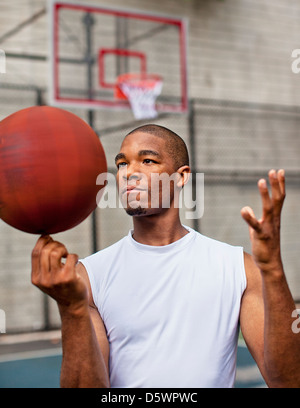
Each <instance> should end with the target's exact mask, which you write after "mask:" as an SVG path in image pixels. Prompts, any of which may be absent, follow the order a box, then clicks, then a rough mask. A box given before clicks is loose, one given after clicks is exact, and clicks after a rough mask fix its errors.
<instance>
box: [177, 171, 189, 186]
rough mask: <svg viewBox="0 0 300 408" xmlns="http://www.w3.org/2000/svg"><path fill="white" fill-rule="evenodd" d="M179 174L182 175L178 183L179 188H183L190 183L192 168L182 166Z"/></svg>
mask: <svg viewBox="0 0 300 408" xmlns="http://www.w3.org/2000/svg"><path fill="white" fill-rule="evenodd" d="M177 173H178V174H179V175H180V178H179V180H178V182H177V187H178V188H183V187H184V186H185V184H186V183H187V182H188V181H189V178H190V175H191V168H190V167H189V166H181V167H179V169H178V170H177Z"/></svg>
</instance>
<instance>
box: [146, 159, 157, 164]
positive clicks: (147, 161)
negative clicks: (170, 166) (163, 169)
mask: <svg viewBox="0 0 300 408" xmlns="http://www.w3.org/2000/svg"><path fill="white" fill-rule="evenodd" d="M144 163H146V164H150V163H157V162H156V161H155V160H152V159H144Z"/></svg>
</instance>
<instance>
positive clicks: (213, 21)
mask: <svg viewBox="0 0 300 408" xmlns="http://www.w3.org/2000/svg"><path fill="white" fill-rule="evenodd" d="M81 3H82V4H85V3H87V4H90V5H95V6H104V7H114V8H115V9H117V10H118V9H119V8H122V9H128V10H139V11H140V12H144V13H150V14H151V13H152V14H163V15H166V16H169V17H174V18H175V17H176V18H178V16H179V17H180V18H184V19H185V22H186V24H187V27H188V30H187V39H186V41H187V42H186V44H187V64H186V66H187V87H188V109H187V110H186V111H185V112H181V113H168V112H159V114H158V117H157V118H155V120H152V121H154V122H155V123H157V124H159V125H162V126H166V127H168V128H170V129H172V130H173V131H175V132H176V133H178V134H179V135H181V136H182V137H183V138H184V140H185V141H186V143H187V145H188V147H189V150H190V154H191V159H192V167H193V172H201V173H204V177H205V190H204V194H205V195H204V214H203V217H202V218H201V219H196V220H189V219H185V213H184V212H183V214H182V221H183V222H184V223H186V224H187V225H190V226H191V227H193V228H195V229H197V230H198V231H200V232H201V233H203V234H204V235H207V236H210V237H212V238H215V239H218V240H221V241H225V242H227V243H230V244H233V245H241V246H244V248H245V250H246V251H249V252H250V251H251V248H250V245H249V236H248V228H247V226H246V225H245V223H244V221H243V220H242V219H241V216H240V209H241V208H242V207H243V206H245V205H250V206H252V207H253V208H254V210H255V212H256V214H257V215H258V216H259V215H260V211H261V208H260V200H259V196H258V192H257V186H256V183H257V180H258V179H259V178H261V177H266V175H267V172H268V170H269V169H271V168H275V169H279V168H285V170H286V178H287V199H286V202H285V207H284V211H283V225H282V250H283V258H284V263H285V271H286V275H287V278H288V282H289V285H290V288H291V291H292V294H293V296H294V299H295V301H296V302H298V301H299V300H300V274H299V270H300V259H299V249H300V244H299V243H300V232H299V230H300V212H299V199H300V139H299V127H300V73H299V74H297V72H296V70H295V69H292V68H293V67H292V64H293V63H294V67H295V64H296V66H297V61H296V58H295V56H294V57H292V52H293V50H295V49H298V48H300V28H299V19H300V3H299V2H298V1H296V0H289V1H288V0H264V1H263V2H261V1H258V0H164V1H163V2H162V1H160V0H151V1H146V0H122V1H121V0H109V1H101V0H89V1H88V2H85V1H81ZM48 5H49V4H48V2H47V1H46V0H14V1H13V2H12V1H9V0H1V4H0V49H1V50H2V51H3V52H4V53H5V56H6V61H5V63H6V65H5V68H6V69H5V73H4V72H2V73H0V94H1V98H0V120H2V119H4V118H5V117H6V116H8V115H10V114H11V113H13V112H16V111H18V110H20V109H22V108H26V107H29V106H33V105H43V104H49V103H50V93H51V92H50V91H51V89H50V87H51V81H49V75H50V74H49V72H50V67H49V65H50V63H49V59H50V52H51V51H49V50H51V44H52V43H51V36H50V33H51V31H53V20H51V19H50V16H49V9H48V8H47V7H48ZM51 21H52V22H51ZM61 24H62V23H61ZM112 24H114V25H112ZM91 25H92V23H91ZM61 27H62V33H63V39H62V41H63V43H62V44H64V47H65V49H66V50H68V49H70V48H71V47H73V48H74V49H75V52H77V53H78V56H79V57H80V56H82V58H83V60H84V56H86V55H87V48H88V44H87V43H86V41H87V40H86V37H84V36H83V35H82V33H81V31H80V30H76V29H74V25H73V24H72V14H70V15H68V14H67V13H66V15H65V16H64V21H63V25H62V26H61ZM86 27H87V26H86ZM102 29H103V30H104V31H106V32H107V33H108V34H107V36H108V38H110V37H109V35H110V34H109V33H110V32H111V33H112V34H111V36H112V37H111V38H113V39H114V41H116V40H115V39H116V38H117V39H119V41H120V39H121V40H122V38H123V37H122V36H125V35H126V36H129V37H130V35H131V36H133V35H134V33H133V31H130V30H129V31H128V32H126V27H125V28H124V26H123V27H120V26H119V25H118V24H115V22H114V23H112V22H111V21H110V20H107V21H106V25H105V27H102ZM148 35H149V36H150V34H149V31H148ZM136 38H137V36H136V37H135V39H136ZM167 38H168V37H166V41H168V40H167ZM139 39H140V40H142V37H140V38H139ZM151 41H152V43H153V44H154V43H156V47H157V38H155V35H154V34H153V33H152V34H151ZM169 41H170V43H168V42H166V44H167V50H166V47H163V48H162V49H161V57H162V58H163V55H165V54H166V52H167V53H168V54H167V55H168V58H169V62H170V67H164V69H165V71H166V72H168V69H169V70H170V77H168V78H167V77H166V78H165V80H166V83H167V81H168V87H169V88H170V89H172V88H175V87H176V86H177V83H176V80H178V78H177V79H176V76H174V78H173V77H172V76H171V75H172V69H174V70H175V69H178V66H176V64H177V65H178V64H179V60H178V58H177V57H178V52H179V51H178V48H176V46H175V45H173V42H172V38H171V37H170V38H169ZM136 43H138V41H136ZM123 44H124V42H123ZM166 44H164V45H166ZM115 46H116V45H115ZM123 46H124V45H123ZM141 46H142V45H141ZM76 47H77V48H76ZM146 48H147V49H146V50H144V51H145V52H146V51H147V53H150V54H151V42H150V43H149V44H148V45H147V47H146ZM60 50H64V48H63V45H61V48H60ZM3 52H2V54H1V55H3ZM66 52H67V51H66ZM89 53H90V54H89V55H90V56H92V57H94V61H96V60H97V56H96V51H95V54H94V51H93V50H92V51H91V50H89ZM60 57H62V56H61V55H60ZM152 60H154V62H156V63H157V64H159V55H155V56H154V57H153V56H152ZM2 62H3V59H2ZM95 63H96V62H95ZM108 64H109V60H108ZM155 66H156V65H155V64H154V65H153V66H152V69H155ZM171 67H172V68H171ZM299 67H300V64H299ZM110 69H113V67H110V66H109V65H108V67H107V71H108V72H109V71H110ZM2 71H3V70H2ZM293 71H294V72H293ZM82 75H86V74H83V73H82V72H81V71H80V70H78V67H77V66H76V64H75V63H74V64H73V65H72V63H70V64H69V66H68V70H67V76H68V78H69V83H70V84H71V85H72V84H73V85H74V84H76V83H79V82H80V81H81V80H82ZM52 85H53V84H52ZM66 109H68V110H70V111H72V112H74V113H75V114H77V115H78V116H80V117H81V118H83V119H84V120H86V121H87V122H88V123H90V124H92V125H93V127H94V129H95V130H96V132H97V134H98V135H99V137H100V138H101V142H102V144H103V146H104V149H105V151H106V154H107V161H108V168H109V170H110V171H112V172H114V171H115V169H114V156H115V154H116V153H117V152H118V149H119V146H120V144H121V141H122V139H123V137H124V136H125V134H126V133H128V132H129V131H130V130H132V129H133V128H135V127H137V126H139V125H141V124H143V123H148V122H149V120H145V121H143V120H135V118H134V116H133V114H132V111H131V110H130V109H125V110H119V111H116V110H112V109H110V110H109V109H105V110H104V109H98V108H95V109H94V108H93V109H87V108H86V109H85V108H83V107H79V106H78V107H76V106H69V107H66ZM45 188H46V186H45ZM130 228H131V219H130V218H129V217H128V216H126V214H125V213H124V211H123V210H122V209H108V208H105V209H99V208H97V210H96V211H95V213H94V214H93V215H91V216H90V217H89V218H88V219H87V220H86V221H84V222H83V223H82V224H80V225H79V226H78V227H76V228H74V229H72V230H70V231H67V232H64V233H61V234H57V235H55V236H54V238H55V239H57V240H59V241H61V242H63V243H64V244H65V245H66V246H67V248H68V249H69V252H75V253H77V254H78V255H79V257H85V256H87V255H89V254H91V253H93V252H95V251H96V250H99V249H101V248H104V247H106V246H108V245H110V244H112V243H114V242H115V241H117V240H118V239H120V238H122V237H123V236H124V235H125V234H127V233H128V230H129V229H130ZM36 240H37V237H36V236H33V235H30V234H26V233H23V232H20V231H17V230H15V229H14V228H12V227H10V226H8V225H6V224H5V223H4V222H3V221H1V220H0V309H1V310H3V311H4V312H5V317H6V334H5V335H4V334H0V342H1V341H2V344H3V347H4V348H3V353H2V354H3V355H4V354H5V353H11V352H12V351H14V348H13V347H16V346H12V345H11V344H15V343H16V342H15V341H14V340H13V339H16V337H14V336H21V335H22V336H23V337H22V338H21V337H18V338H19V339H23V340H20V343H22V342H23V341H25V340H26V338H27V339H30V338H29V337H25V338H24V336H28V335H29V334H32V335H33V336H36V335H37V334H38V333H43V336H44V337H43V338H42V339H41V338H40V337H39V338H38V337H31V340H32V339H34V340H32V341H36V340H37V339H39V340H40V341H42V342H47V344H48V346H47V349H52V347H54V348H55V347H56V346H57V345H59V330H58V329H59V327H60V320H59V315H58V311H57V306H56V304H55V302H53V301H52V300H51V299H49V298H47V297H45V296H44V295H43V294H42V293H41V292H39V290H37V289H36V288H35V287H33V286H32V285H31V282H30V271H31V265H30V256H31V250H32V248H33V247H34V245H35V242H36ZM207 312H209V311H207ZM47 333H48V335H47ZM5 339H6V340H5ZM24 339H25V340H24ZM28 341H29V340H28ZM40 344H43V343H40ZM0 345H1V343H0ZM53 345H54V346H53ZM35 346H36V347H37V343H35ZM28 347H29V346H28ZM30 347H31V346H30ZM30 347H29V348H30ZM41 347H43V346H41ZM50 354H51V352H50ZM254 370H255V369H254ZM251 373H252V371H251V370H250V371H249V375H250V377H251V375H252V374H251ZM255 376H256V373H255V374H254V377H255ZM3 378H4V374H3ZM240 378H244V377H243V374H241V377H240ZM242 383H243V381H242V382H241V384H242ZM3 384H4V383H3ZM0 385H1V384H0Z"/></svg>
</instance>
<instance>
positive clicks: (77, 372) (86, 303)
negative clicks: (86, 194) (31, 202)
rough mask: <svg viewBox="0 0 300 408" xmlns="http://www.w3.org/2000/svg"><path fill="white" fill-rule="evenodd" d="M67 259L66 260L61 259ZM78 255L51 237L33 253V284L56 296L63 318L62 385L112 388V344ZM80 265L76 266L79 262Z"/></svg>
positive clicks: (45, 238)
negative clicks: (110, 360)
mask: <svg viewBox="0 0 300 408" xmlns="http://www.w3.org/2000/svg"><path fill="white" fill-rule="evenodd" d="M62 258H66V262H65V263H63V262H62ZM77 261H78V257H77V255H73V254H69V253H68V251H67V249H66V248H65V246H64V245H62V244H60V243H59V242H56V241H53V239H52V238H50V237H48V236H47V237H41V238H39V240H38V241H37V244H36V246H35V248H34V250H33V252H32V283H33V284H34V285H36V286H37V287H39V288H40V289H41V290H42V291H43V292H45V293H47V294H48V295H49V296H51V297H52V298H54V299H55V300H56V302H57V304H58V308H59V312H60V316H61V321H62V326H61V330H62V346H63V360H62V368H61V387H64V388H107V387H109V375H108V357H109V346H108V340H107V337H106V332H105V328H104V325H103V322H102V319H101V317H100V315H99V313H98V311H97V309H96V307H95V305H94V303H93V301H92V295H91V288H90V284H89V279H88V276H87V273H86V270H85V268H84V266H83V265H82V264H80V263H79V264H77ZM76 264H77V265H76Z"/></svg>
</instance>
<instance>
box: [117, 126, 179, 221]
mask: <svg viewBox="0 0 300 408" xmlns="http://www.w3.org/2000/svg"><path fill="white" fill-rule="evenodd" d="M116 165H117V168H118V173H117V184H118V189H119V194H120V200H121V202H122V205H123V207H124V208H125V210H126V212H127V213H128V214H129V215H133V216H143V215H152V214H157V213H160V212H161V211H162V209H166V208H170V206H171V203H172V202H173V200H174V182H169V187H167V186H166V185H165V184H166V183H164V182H159V180H158V176H159V175H160V177H162V178H164V180H165V179H167V178H168V175H169V176H171V175H172V180H173V179H174V181H175V182H176V180H177V179H178V177H180V176H179V174H178V173H176V170H175V168H174V163H173V160H172V157H171V156H170V155H169V154H168V151H167V148H166V143H165V141H164V140H163V139H162V138H159V137H157V136H154V135H151V134H148V133H142V132H136V133H134V134H131V135H129V136H127V137H126V138H125V139H124V141H123V143H122V146H121V149H120V152H119V154H117V156H116Z"/></svg>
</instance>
